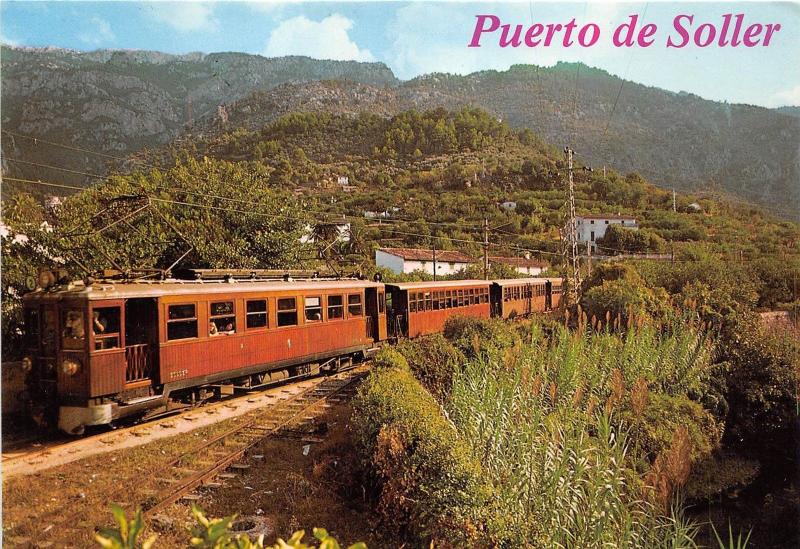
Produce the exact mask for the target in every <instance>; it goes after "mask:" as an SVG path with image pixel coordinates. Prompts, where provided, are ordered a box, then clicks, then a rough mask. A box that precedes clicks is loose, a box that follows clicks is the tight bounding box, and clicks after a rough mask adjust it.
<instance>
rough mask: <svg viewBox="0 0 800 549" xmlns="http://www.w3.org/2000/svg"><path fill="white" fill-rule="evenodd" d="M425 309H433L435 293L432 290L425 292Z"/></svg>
mask: <svg viewBox="0 0 800 549" xmlns="http://www.w3.org/2000/svg"><path fill="white" fill-rule="evenodd" d="M425 310H426V311H432V310H433V294H432V293H431V292H425Z"/></svg>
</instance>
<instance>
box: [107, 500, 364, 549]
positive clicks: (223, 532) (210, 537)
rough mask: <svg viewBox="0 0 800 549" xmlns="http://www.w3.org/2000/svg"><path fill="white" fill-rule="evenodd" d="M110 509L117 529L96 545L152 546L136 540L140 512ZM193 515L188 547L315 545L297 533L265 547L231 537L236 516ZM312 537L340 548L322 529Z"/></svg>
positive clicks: (357, 547)
mask: <svg viewBox="0 0 800 549" xmlns="http://www.w3.org/2000/svg"><path fill="white" fill-rule="evenodd" d="M111 510H112V512H113V514H114V519H115V520H116V521H117V524H118V527H117V528H103V529H102V530H100V531H99V532H97V533H96V534H95V539H96V540H97V543H99V544H100V546H101V547H103V548H104V549H138V548H141V549H151V548H152V547H154V546H155V542H156V536H155V535H153V536H150V537H148V538H147V540H145V541H140V540H139V537H140V536H141V535H142V534H143V533H144V528H145V525H144V521H143V520H142V512H141V510H138V511H136V513H135V515H134V518H133V519H131V520H128V518H127V517H126V516H125V511H123V509H122V508H121V507H119V506H118V505H112V506H111ZM192 515H194V518H195V521H196V523H195V525H194V526H193V527H192V529H191V531H190V532H188V534H189V535H190V539H189V543H188V547H190V548H192V547H195V548H200V549H315V546H314V545H307V544H306V543H304V542H303V538H304V537H305V532H304V531H303V530H298V531H297V532H295V533H294V534H293V535H292V537H290V538H289V540H288V541H284V540H283V539H280V538H278V541H276V542H275V544H274V545H264V536H259V537H258V538H257V539H255V540H251V539H250V537H249V536H248V535H247V534H236V535H235V534H232V533H231V526H232V525H233V521H234V520H235V519H236V515H231V516H229V517H225V518H220V519H209V518H207V517H206V516H205V514H204V513H203V511H202V509H200V508H199V507H197V506H196V505H192ZM314 538H316V540H317V541H319V546H317V547H316V549H340V546H339V543H338V542H337V541H336V539H335V538H333V537H332V536H331V535H330V534H328V532H327V531H326V530H325V529H324V528H314ZM348 549H367V546H366V545H365V544H364V543H356V544H353V545H351V546H349V547H348Z"/></svg>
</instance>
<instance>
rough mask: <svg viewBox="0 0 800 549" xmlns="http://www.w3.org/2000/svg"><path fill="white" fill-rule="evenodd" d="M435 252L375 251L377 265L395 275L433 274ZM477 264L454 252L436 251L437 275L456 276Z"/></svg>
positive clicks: (408, 250)
mask: <svg viewBox="0 0 800 549" xmlns="http://www.w3.org/2000/svg"><path fill="white" fill-rule="evenodd" d="M433 256H434V251H433V250H420V249H416V248H379V249H377V250H375V264H376V265H377V266H378V267H385V268H387V269H389V270H390V271H392V272H394V273H398V274H400V273H411V272H414V271H425V272H426V273H428V274H433V263H434V261H433V259H434V257H433ZM473 263H476V261H475V259H474V258H472V257H470V256H468V255H466V254H463V253H461V252H457V251H453V250H436V274H437V275H441V276H445V275H451V274H455V273H457V272H459V271H462V270H464V269H466V268H467V267H468V266H469V265H472V264H473Z"/></svg>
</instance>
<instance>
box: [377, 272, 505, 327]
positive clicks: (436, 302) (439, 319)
mask: <svg viewBox="0 0 800 549" xmlns="http://www.w3.org/2000/svg"><path fill="white" fill-rule="evenodd" d="M489 284H490V283H489V282H488V281H485V280H450V281H443V282H404V283H399V284H387V285H386V293H387V309H388V311H389V318H388V321H387V322H388V329H389V335H390V336H393V337H418V336H421V335H426V334H433V333H439V332H442V331H443V329H444V324H445V322H447V319H448V318H450V317H453V316H457V315H464V316H472V317H476V318H489V317H490V316H491V310H490V305H489Z"/></svg>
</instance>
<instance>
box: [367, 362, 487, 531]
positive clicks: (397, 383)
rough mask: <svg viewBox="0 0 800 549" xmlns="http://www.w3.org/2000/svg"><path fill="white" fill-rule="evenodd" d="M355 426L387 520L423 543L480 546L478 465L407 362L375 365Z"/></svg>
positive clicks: (482, 498)
mask: <svg viewBox="0 0 800 549" xmlns="http://www.w3.org/2000/svg"><path fill="white" fill-rule="evenodd" d="M354 408H355V410H356V413H354V414H353V418H354V419H353V427H354V433H355V437H356V442H357V445H358V447H359V448H360V451H361V454H362V458H363V460H364V461H365V463H366V464H367V466H368V468H370V469H372V474H373V475H374V478H373V481H374V482H375V488H376V490H375V494H373V495H374V496H375V497H376V500H377V510H378V513H379V514H380V515H381V518H382V520H383V522H384V524H385V525H386V526H387V527H389V528H391V529H393V530H396V531H397V532H398V533H400V534H401V536H402V537H406V538H408V539H411V540H415V541H416V542H418V543H421V542H422V541H423V540H427V539H431V538H436V537H442V536H447V539H449V541H450V542H452V543H454V544H456V545H458V544H459V543H460V544H462V545H469V546H474V545H480V543H478V539H480V537H481V535H482V534H481V532H480V531H479V526H478V525H480V524H481V523H482V521H481V515H482V513H483V510H484V507H485V506H486V504H487V502H488V491H487V489H486V487H485V485H484V484H483V481H482V473H481V468H480V465H479V464H478V462H477V461H475V460H474V459H473V458H472V457H471V456H470V453H469V450H468V448H467V447H466V446H465V444H464V443H463V441H462V440H461V438H460V437H459V434H458V432H457V431H456V429H455V427H454V426H453V424H452V423H451V422H450V421H449V420H448V419H447V418H446V417H445V416H444V414H443V413H442V409H441V408H440V407H439V405H438V404H437V403H436V400H435V399H434V398H433V397H432V396H431V394H430V393H429V392H427V391H426V390H425V388H424V387H423V386H422V385H421V384H420V383H419V382H418V381H417V380H416V379H414V377H413V376H412V375H411V373H410V372H409V371H407V370H405V369H403V368H383V369H379V370H374V371H373V372H372V373H371V374H370V376H369V378H368V379H367V381H366V382H365V383H364V384H363V385H362V387H361V388H360V389H359V393H358V395H357V397H356V399H355V401H354Z"/></svg>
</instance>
